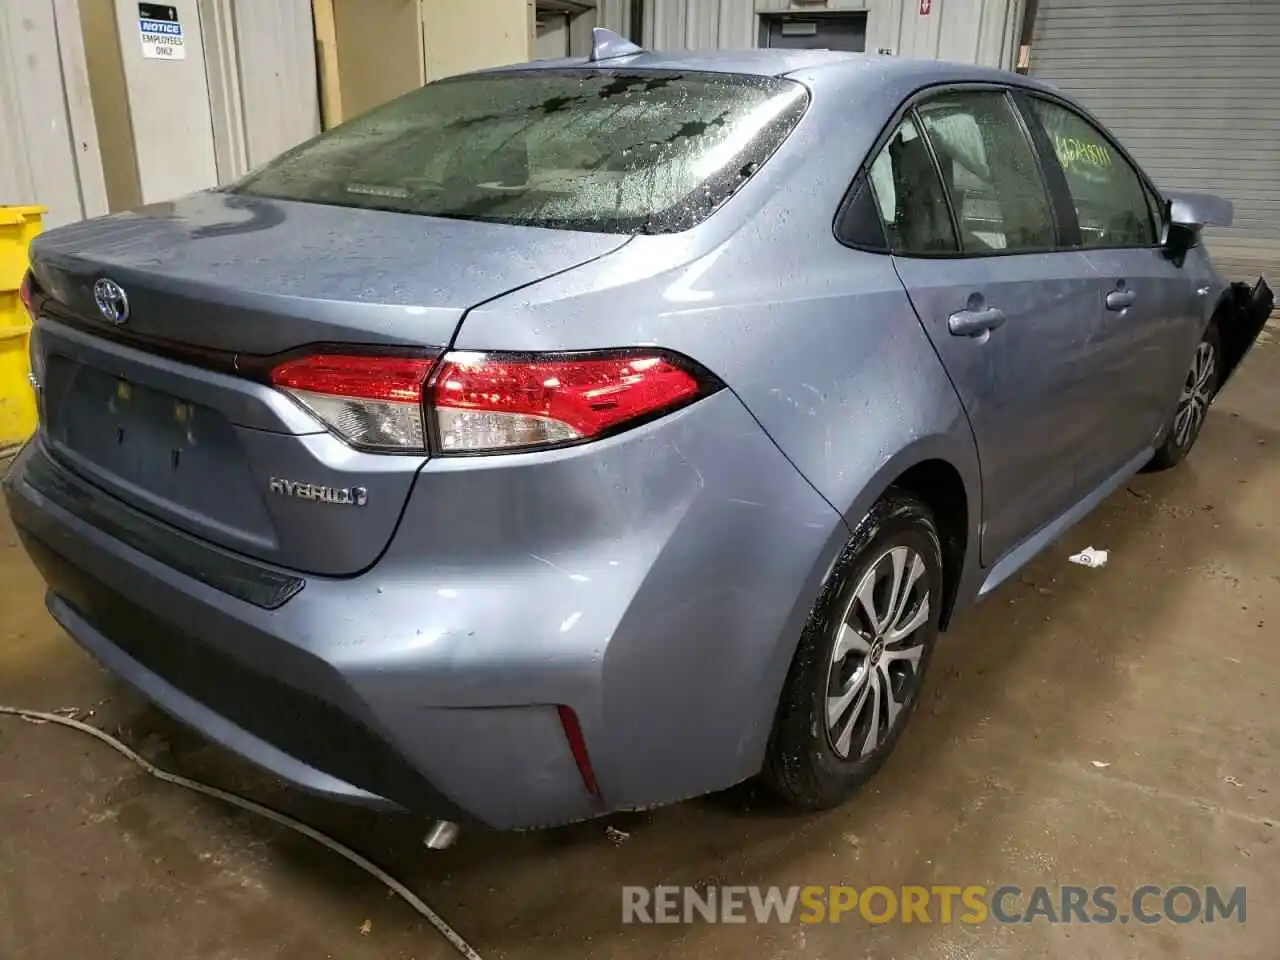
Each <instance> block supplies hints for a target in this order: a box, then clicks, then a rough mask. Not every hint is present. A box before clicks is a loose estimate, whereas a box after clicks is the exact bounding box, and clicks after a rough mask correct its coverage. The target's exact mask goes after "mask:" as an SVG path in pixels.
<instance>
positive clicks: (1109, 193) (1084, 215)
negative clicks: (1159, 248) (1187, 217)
mask: <svg viewBox="0 0 1280 960" xmlns="http://www.w3.org/2000/svg"><path fill="white" fill-rule="evenodd" d="M1031 103H1032V105H1033V109H1034V110H1035V113H1036V116H1037V117H1038V118H1039V120H1040V123H1041V125H1042V126H1043V127H1044V130H1045V133H1047V134H1048V135H1049V140H1050V142H1052V143H1053V150H1054V154H1055V155H1056V156H1057V158H1058V163H1059V165H1060V166H1061V167H1062V172H1063V173H1064V174H1065V175H1066V178H1067V189H1068V190H1070V191H1071V201H1072V203H1073V204H1074V205H1075V209H1076V217H1077V219H1078V220H1079V221H1080V240H1081V243H1082V245H1083V246H1085V247H1150V246H1153V245H1154V244H1155V242H1156V227H1155V218H1154V217H1153V216H1152V209H1151V198H1150V194H1149V192H1148V190H1147V189H1146V188H1145V187H1144V186H1143V183H1142V178H1141V177H1140V176H1139V175H1138V172H1137V171H1136V170H1135V169H1134V168H1133V167H1132V166H1131V165H1130V163H1129V161H1128V160H1126V159H1125V158H1124V157H1123V156H1121V155H1120V153H1119V152H1118V151H1117V150H1116V149H1115V148H1114V147H1113V146H1112V145H1111V142H1110V141H1109V140H1108V139H1107V137H1106V136H1105V135H1104V134H1103V133H1102V131H1101V130H1099V129H1098V128H1097V127H1095V126H1094V125H1093V124H1092V123H1090V122H1089V121H1087V120H1085V119H1084V118H1083V117H1081V116H1080V115H1079V114H1077V113H1075V112H1074V111H1071V110H1068V109H1067V108H1066V107H1063V106H1061V105H1059V104H1057V103H1052V102H1050V101H1048V100H1041V99H1040V98H1038V97H1036V98H1033V99H1032V100H1031Z"/></svg>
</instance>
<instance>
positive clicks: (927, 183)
mask: <svg viewBox="0 0 1280 960" xmlns="http://www.w3.org/2000/svg"><path fill="white" fill-rule="evenodd" d="M870 181H871V189H872V191H873V192H874V193H875V198H876V206H877V208H878V209H879V211H880V219H881V220H882V221H884V227H885V233H886V234H887V236H888V239H889V247H890V249H892V250H893V252H894V253H902V254H907V255H912V254H914V255H925V256H928V255H935V256H936V255H938V254H945V253H955V252H956V250H958V249H959V248H958V246H957V244H956V234H955V230H954V229H953V227H952V225H951V211H950V210H949V209H948V207H947V197H946V194H945V193H944V192H943V190H942V181H941V180H939V179H938V171H937V169H936V168H935V167H934V165H933V157H932V156H930V154H929V147H928V145H927V144H926V143H925V141H924V137H922V136H921V135H920V131H919V129H918V128H917V127H916V125H915V123H914V121H912V120H911V119H910V118H908V119H906V120H903V121H902V123H901V124H899V126H898V129H897V130H895V131H894V132H893V136H891V137H890V138H889V142H888V143H886V144H885V146H884V149H882V150H881V151H880V154H879V156H877V157H876V159H875V162H874V163H873V164H872V165H871V175H870Z"/></svg>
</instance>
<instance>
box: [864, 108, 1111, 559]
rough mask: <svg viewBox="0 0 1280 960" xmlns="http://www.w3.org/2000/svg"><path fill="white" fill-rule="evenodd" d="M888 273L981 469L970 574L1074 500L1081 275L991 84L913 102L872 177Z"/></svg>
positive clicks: (1085, 338)
mask: <svg viewBox="0 0 1280 960" xmlns="http://www.w3.org/2000/svg"><path fill="white" fill-rule="evenodd" d="M871 180H872V184H873V186H874V189H875V194H876V199H877V203H878V204H879V206H880V212H881V216H882V218H883V219H884V220H885V223H886V225H887V227H888V233H889V236H890V242H891V246H892V249H893V251H894V254H895V255H894V264H895V266H896V268H897V270H898V275H899V277H900V278H901V279H902V282H903V284H904V286H905V287H906V289H907V292H908V294H909V295H910V297H911V301H912V304H913V305H914V307H915V310H916V313H917V314H918V315H919V317H920V320H921V322H922V323H923V325H924V328H925V330H926V331H927V333H928V335H929V338H930V340H931V341H932V343H933V345H934V348H935V349H936V350H937V352H938V355H939V357H941V359H942V362H943V364H944V365H945V367H946V369H947V373H948V374H949V375H950V377H951V380H952V382H953V383H954V384H955V387H956V391H957V393H958V394H959V396H960V399H961V401H962V403H963V404H964V407H965V411H966V413H967V414H968V417H969V421H970V424H971V425H972V428H973V432H974V435H975V437H976V439H977V443H978V453H979V457H980V459H981V466H982V503H983V517H982V540H981V555H982V562H983V564H984V565H991V564H993V563H995V562H997V561H998V560H1000V558H1001V557H1003V556H1005V555H1006V554H1008V553H1009V552H1010V551H1011V550H1012V549H1013V548H1014V547H1016V546H1017V545H1018V544H1019V543H1020V542H1022V541H1024V540H1025V539H1027V538H1028V537H1029V536H1030V535H1032V534H1033V533H1035V532H1036V531H1037V530H1038V529H1040V528H1041V527H1043V526H1045V525H1046V524H1047V523H1049V522H1050V521H1052V520H1054V519H1056V518H1057V517H1058V516H1060V515H1061V514H1062V513H1064V512H1065V511H1066V510H1068V509H1069V508H1070V507H1071V506H1072V505H1073V504H1074V503H1075V501H1076V499H1077V497H1076V490H1077V486H1076V477H1075V470H1074V460H1075V450H1076V449H1077V448H1078V446H1079V445H1080V444H1081V443H1083V442H1085V434H1086V432H1087V426H1086V425H1087V424H1088V423H1089V421H1090V420H1091V419H1092V418H1094V417H1096V416H1097V415H1099V413H1100V411H1101V409H1102V407H1103V406H1104V405H1105V398H1104V397H1100V396H1098V395H1097V394H1096V393H1094V392H1093V391H1092V390H1091V389H1090V386H1091V384H1090V370H1091V365H1092V363H1093V362H1094V353H1095V350H1096V344H1097V340H1098V337H1099V325H1100V323H1101V318H1100V316H1099V313H1098V311H1097V309H1096V303H1097V301H1096V299H1095V296H1094V290H1095V286H1094V285H1095V283H1096V280H1095V278H1094V277H1093V275H1092V273H1091V270H1090V267H1089V265H1088V263H1087V262H1086V260H1085V256H1084V254H1082V253H1080V252H1078V251H1069V250H1060V249H1058V243H1057V229H1056V226H1055V219H1054V215H1053V213H1052V204H1051V202H1050V199H1049V193H1048V190H1047V189H1046V187H1045V182H1044V178H1043V176H1042V173H1041V167H1040V164H1039V161H1038V159H1037V157H1036V155H1035V153H1034V151H1033V149H1032V146H1031V143H1030V141H1029V139H1028V137H1027V134H1026V132H1025V130H1024V127H1023V125H1022V122H1021V120H1020V117H1019V114H1018V112H1017V109H1016V107H1015V106H1014V104H1013V102H1012V100H1011V99H1010V97H1009V96H1008V94H1007V93H1006V92H1005V91H1003V90H1002V89H1000V88H990V89H980V90H972V89H970V90H957V91H950V92H943V93H939V94H937V95H935V96H932V97H930V98H929V99H928V100H925V101H923V102H921V103H919V104H918V105H917V106H916V108H915V109H914V110H913V111H912V112H911V113H910V114H909V115H908V117H907V119H905V120H904V121H903V123H902V125H901V126H900V127H899V128H898V130H897V131H896V132H895V133H894V135H893V137H892V138H891V140H890V142H889V143H888V144H887V145H886V147H885V148H884V150H883V151H882V152H881V153H880V155H879V156H878V158H877V159H876V161H875V164H874V165H873V167H872V171H871Z"/></svg>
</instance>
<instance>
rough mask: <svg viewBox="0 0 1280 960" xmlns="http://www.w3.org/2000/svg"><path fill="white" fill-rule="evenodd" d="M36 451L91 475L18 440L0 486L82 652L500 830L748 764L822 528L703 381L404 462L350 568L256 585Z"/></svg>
mask: <svg viewBox="0 0 1280 960" xmlns="http://www.w3.org/2000/svg"><path fill="white" fill-rule="evenodd" d="M50 471H55V472H57V473H58V474H60V475H61V476H62V478H63V481H64V482H65V483H66V484H68V485H71V486H75V485H79V486H80V487H82V488H83V490H84V491H86V492H87V494H88V495H93V493H94V488H92V487H90V486H88V485H87V484H84V483H83V482H82V481H80V480H79V479H78V478H76V477H74V476H73V475H71V474H69V473H67V472H66V471H65V470H63V469H62V468H61V467H59V466H57V465H56V464H54V463H53V462H52V461H51V460H50V459H49V457H48V454H47V453H46V452H45V450H44V449H43V446H42V444H41V442H40V441H39V439H37V440H35V441H33V442H32V443H31V444H29V445H28V447H27V448H26V449H25V450H24V451H23V452H22V453H21V454H20V456H19V457H18V459H17V460H16V461H15V463H14V465H13V467H12V469H11V471H10V473H9V475H8V477H7V478H6V480H5V492H6V495H7V498H8V501H9V505H10V512H11V514H12V516H13V520H14V522H15V524H16V526H17V528H18V530H19V533H20V535H21V537H22V539H23V542H24V544H25V546H26V547H27V549H28V552H29V553H30V554H31V556H32V558H33V560H34V561H35V562H36V564H37V565H38V566H39V568H40V570H41V571H42V573H43V574H44V576H45V578H46V580H47V581H48V583H49V586H50V592H49V598H48V604H49V608H50V610H51V612H52V613H53V615H54V616H55V617H56V618H57V620H58V621H59V622H60V623H61V624H62V625H63V626H64V628H65V629H66V630H67V631H68V632H69V633H70V634H71V635H72V636H73V637H74V638H75V639H76V640H77V641H78V642H79V643H80V644H81V645H83V646H84V647H85V648H87V649H88V650H89V651H90V652H92V653H93V654H94V655H95V656H97V657H98V658H99V659H100V660H101V661H102V662H103V663H104V664H105V665H106V666H107V667H108V668H109V669H111V670H112V671H113V672H115V673H116V674H118V675H119V676H121V677H122V678H124V679H125V680H126V681H128V682H130V683H131V684H132V685H134V686H135V687H137V688H138V689H139V690H141V691H142V692H143V693H144V694H145V695H146V696H148V697H149V698H150V699H152V700H153V701H155V702H156V703H157V704H159V705H160V706H161V707H162V708H164V709H165V710H166V711H168V712H170V713H171V714H173V715H175V716H177V717H178V718H179V719H181V720H183V721H184V722H186V723H188V724H190V725H191V726H193V727H195V728H196V729H198V730H200V731H201V732H203V733H204V734H206V735H207V736H209V737H210V738H211V739H213V740H216V741H218V742H219V743H221V744H223V745H225V746H227V747H229V748H230V749H232V750H234V751H235V752H237V753H239V754H241V755H243V756H245V757H247V758H248V759H250V760H252V761H254V762H256V763H258V764H259V765H261V766H263V767H265V768H267V769H269V770H270V771H272V772H273V773H275V774H276V775H278V776H280V777H282V778H284V779H287V780H289V781H291V782H293V783H295V784H297V785H299V786H301V787H303V788H305V789H307V790H310V791H312V792H314V793H318V794H321V795H324V796H327V797H330V798H334V799H340V800H345V801H350V802H355V803H361V804H367V805H371V806H381V807H388V808H402V809H407V810H411V811H413V812H416V813H421V814H424V815H427V816H438V817H444V818H447V819H452V820H460V821H463V822H465V821H468V820H471V821H478V822H481V823H484V824H487V825H489V826H493V827H497V828H504V829H516V828H527V827H536V826H548V825H553V824H558V823H564V822H569V821H573V820H577V819H583V818H587V817H591V816H595V815H599V814H601V813H605V812H608V811H610V810H613V809H621V808H634V807H640V806H649V805H654V804H659V803H665V802H670V801H674V800H677V799H681V798H683V797H687V796H692V795H697V794H700V793H704V792H707V791H710V790H714V789H718V788H721V787H724V786H728V785H729V784H731V783H733V782H736V781H737V780H741V779H743V778H745V777H747V776H750V775H751V774H753V773H754V772H755V771H756V770H758V769H759V765H760V762H761V759H762V756H763V752H764V748H765V744H766V741H767V737H768V732H769V727H770V723H771V720H772V715H773V709H774V704H775V703H776V698H777V693H778V690H779V689H780V687H781V683H782V680H783V677H784V676H785V673H786V669H787V667H788V665H789V662H790V658H791V653H792V651H793V649H794V642H795V640H796V639H797V638H798V636H799V631H800V628H801V626H802V624H803V621H804V618H805V616H806V615H807V613H808V607H809V604H810V603H811V602H812V599H813V598H814V597H816V595H817V592H818V588H819V585H820V583H821V580H822V577H823V576H824V574H825V571H826V567H827V565H828V563H829V562H830V561H831V560H832V559H833V558H834V556H835V553H836V552H837V551H838V550H839V548H840V546H841V545H842V544H843V542H844V539H845V537H846V535H847V533H846V531H845V530H844V527H843V524H842V522H841V520H840V518H839V516H838V515H837V513H836V512H835V511H834V510H833V509H832V508H831V507H830V506H829V505H828V504H827V503H826V502H825V501H824V500H822V499H821V498H820V497H819V496H818V495H817V494H816V493H815V492H814V491H813V489H812V488H811V487H810V486H809V484H808V483H807V482H806V481H804V479H803V478H802V477H800V475H799V474H798V473H797V472H796V471H795V469H794V468H793V467H792V466H791V465H790V464H789V463H788V462H787V461H786V460H785V459H784V458H783V457H782V456H781V454H779V453H778V451H777V449H776V448H775V447H774V446H773V444H772V443H771V442H770V441H769V440H768V438H767V437H766V436H765V435H764V433H763V431H761V430H760V429H759V427H758V426H757V425H756V424H755V422H754V421H753V420H752V419H751V418H750V416H749V415H748V414H746V412H745V410H743V409H742V407H741V405H740V404H739V402H738V401H737V399H736V398H735V397H733V395H732V394H730V393H728V392H727V391H726V392H722V393H721V394H718V395H716V396H714V397H711V398H709V399H707V400H705V401H702V402H700V403H699V404H696V405H695V406H694V407H692V408H689V409H688V410H686V411H684V412H682V413H681V414H677V415H675V416H672V417H668V418H665V419H664V420H661V421H658V422H656V423H653V424H649V425H647V426H645V427H642V428H640V429H639V430H637V431H633V432H632V433H630V434H627V435H624V436H622V437H618V438H614V439H613V440H609V441H605V442H602V443H600V444H593V445H591V446H589V447H583V448H577V449H574V450H568V451H556V452H554V453H548V454H546V455H541V454H539V455H526V456H523V457H505V458H487V459H486V460H485V461H484V462H483V463H479V462H473V463H471V464H469V465H461V464H459V463H457V462H454V463H444V462H439V463H432V464H428V466H427V468H425V469H424V470H423V472H422V474H420V476H419V478H418V480H417V482H416V483H417V487H416V488H415V492H414V495H413V496H411V497H410V501H409V504H408V506H407V508H406V511H405V515H404V517H403V518H402V520H401V523H400V527H399V530H398V532H397V535H396V537H395V538H394V540H393V541H392V543H391V545H390V546H389V547H388V550H387V552H386V553H385V554H384V556H383V558H382V559H381V560H380V562H379V563H378V564H377V565H376V566H375V567H374V568H373V569H372V570H370V571H369V572H367V573H365V574H363V575H362V576H360V577H356V578H351V579H329V578H317V577H308V578H306V582H305V583H304V584H302V585H301V586H300V587H298V588H297V589H294V590H293V595H292V596H291V597H289V598H287V599H286V600H285V601H284V602H282V603H280V604H278V605H276V607H275V608H274V609H271V608H269V606H270V605H269V604H263V602H262V600H263V596H264V595H253V596H250V597H248V598H245V597H244V596H241V595H233V594H232V593H231V592H228V591H227V590H226V589H225V588H226V586H227V584H226V581H220V580H218V579H217V577H214V576H211V575H206V574H205V573H204V571H205V567H203V566H201V565H200V564H199V563H196V564H194V565H193V564H192V563H190V562H186V563H175V562H168V563H166V562H163V560H162V559H158V557H166V556H167V557H169V558H170V560H171V561H172V558H173V556H174V554H172V553H169V554H166V553H165V552H164V550H161V549H157V548H156V547H155V545H154V544H155V540H154V539H151V540H147V539H144V540H142V541H137V540H136V539H132V538H130V537H128V536H122V535H121V534H122V531H121V529H120V528H119V527H112V524H111V523H110V522H104V521H103V518H102V516H100V515H95V514H94V513H93V512H92V511H90V510H86V509H84V508H83V507H82V506H77V505H76V503H74V502H72V503H69V502H68V501H66V499H65V498H63V497H51V496H49V495H48V494H47V493H46V492H42V490H41V486H45V489H46V490H47V489H48V488H47V481H46V480H43V479H42V477H43V476H44V475H46V474H48V473H49V472H50ZM96 495H97V496H98V497H102V496H105V495H103V494H101V493H100V492H98V493H97V494H96ZM109 499H110V498H108V500H109ZM121 506H122V505H121ZM122 509H123V510H124V511H125V512H126V513H128V514H131V513H132V512H131V511H128V508H123V507H122ZM318 516H320V517H322V516H323V514H322V513H321V514H319V515H318ZM86 518H88V519H86ZM139 518H140V515H134V516H132V519H133V520H138V519H139ZM117 519H118V518H117ZM141 522H143V523H144V524H145V523H147V522H149V523H151V524H153V525H155V526H156V527H157V528H159V529H163V530H164V531H165V534H166V535H173V534H176V533H177V532H176V531H173V530H171V528H161V527H160V525H158V524H155V521H146V518H141ZM109 530H110V531H111V532H108V531H109ZM153 532H154V531H153ZM113 534H114V535H113ZM177 537H178V538H179V539H178V541H177V542H176V543H173V542H170V543H168V544H167V546H168V547H169V548H176V549H177V550H178V551H179V553H182V552H183V551H182V540H183V539H184V538H185V535H182V534H180V533H177ZM187 547H188V548H189V552H192V553H198V552H200V551H207V550H208V549H209V548H208V547H207V545H204V544H202V543H201V542H199V541H195V540H190V539H189V538H187ZM189 559H190V558H189V557H188V560H189ZM232 559H234V558H232ZM248 566H253V565H252V564H248ZM264 569H266V568H264ZM222 572H223V573H225V572H226V571H225V570H223V571H222ZM249 572H250V574H251V573H252V571H249ZM267 572H268V573H271V574H272V575H273V576H275V577H277V578H283V579H284V580H285V581H286V582H288V581H290V580H291V579H293V578H295V575H292V574H290V573H289V572H288V571H279V570H276V571H270V570H267ZM239 573H241V574H243V573H245V571H244V570H240V571H239ZM249 579H250V580H254V577H253V576H250V578H249ZM212 583H218V584H219V585H220V586H221V587H223V589H219V588H218V587H215V586H212V585H211V584H212ZM251 601H254V602H251ZM559 705H565V706H568V707H570V708H572V709H573V710H574V712H575V714H576V716H577V718H578V720H579V723H580V726H581V728H582V733H583V736H584V739H585V741H586V745H587V749H588V751H589V755H590V759H591V763H592V766H593V769H594V773H595V776H596V779H597V781H598V783H599V793H598V795H596V794H593V793H592V792H591V791H589V790H588V789H587V787H586V786H585V785H584V782H583V778H582V777H581V775H580V773H579V770H578V766H577V763H576V762H575V759H574V756H573V753H572V750H571V749H570V746H569V743H568V741H567V739H566V736H565V732H564V729H563V727H562V725H561V722H560V717H559V713H558V710H557V708H558V706H559Z"/></svg>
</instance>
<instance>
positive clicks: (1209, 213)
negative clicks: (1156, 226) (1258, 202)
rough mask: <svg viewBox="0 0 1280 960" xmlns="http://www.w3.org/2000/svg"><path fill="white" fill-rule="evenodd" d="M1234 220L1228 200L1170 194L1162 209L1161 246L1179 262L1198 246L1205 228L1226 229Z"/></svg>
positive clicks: (1204, 195) (1205, 195)
mask: <svg viewBox="0 0 1280 960" xmlns="http://www.w3.org/2000/svg"><path fill="white" fill-rule="evenodd" d="M1234 220H1235V207H1234V206H1233V205H1232V203H1231V201H1230V200H1224V199H1223V198H1222V197H1215V196H1213V195H1212V194H1208V193H1171V194H1169V199H1168V200H1166V201H1165V205H1164V224H1163V227H1162V229H1161V236H1160V244H1161V246H1163V247H1164V248H1165V250H1166V251H1168V253H1169V255H1170V256H1172V257H1174V258H1175V259H1179V258H1181V257H1183V256H1185V255H1186V253H1187V251H1188V250H1190V249H1191V248H1192V247H1194V246H1196V245H1197V244H1198V243H1199V242H1200V232H1201V231H1202V230H1203V229H1204V228H1205V227H1210V226H1212V227H1229V226H1231V224H1232V222H1233V221H1234Z"/></svg>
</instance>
